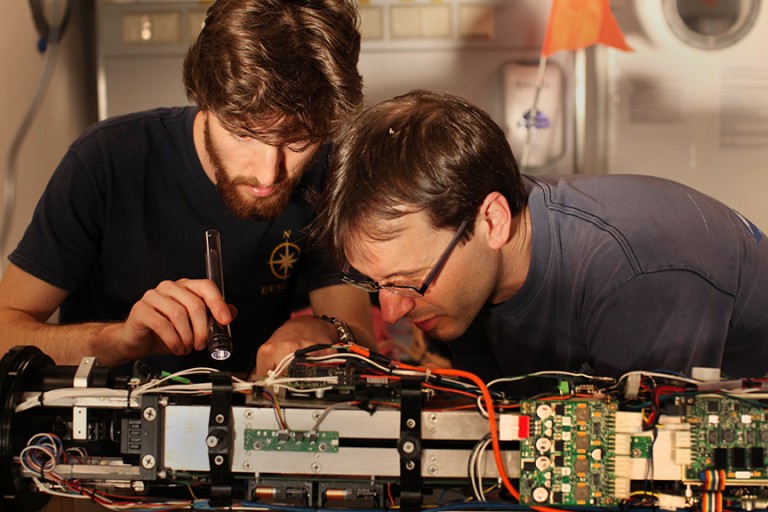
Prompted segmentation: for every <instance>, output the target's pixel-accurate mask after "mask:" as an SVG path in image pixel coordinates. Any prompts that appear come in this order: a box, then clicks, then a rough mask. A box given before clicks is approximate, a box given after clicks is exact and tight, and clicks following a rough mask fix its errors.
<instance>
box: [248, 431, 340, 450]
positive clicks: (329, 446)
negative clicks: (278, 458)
mask: <svg viewBox="0 0 768 512" xmlns="http://www.w3.org/2000/svg"><path fill="white" fill-rule="evenodd" d="M243 447H244V448H245V450H248V451H250V450H257V451H267V452H270V451H285V452H310V453H314V452H327V453H336V452H338V451H339V433H338V432H324V431H320V432H317V434H315V435H311V434H310V433H309V432H307V431H300V430H266V429H249V428H247V429H245V432H244V435H243Z"/></svg>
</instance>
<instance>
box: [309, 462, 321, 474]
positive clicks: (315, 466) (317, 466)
mask: <svg viewBox="0 0 768 512" xmlns="http://www.w3.org/2000/svg"><path fill="white" fill-rule="evenodd" d="M310 468H312V472H313V473H319V472H320V463H319V462H313V463H312V465H311V466H310Z"/></svg>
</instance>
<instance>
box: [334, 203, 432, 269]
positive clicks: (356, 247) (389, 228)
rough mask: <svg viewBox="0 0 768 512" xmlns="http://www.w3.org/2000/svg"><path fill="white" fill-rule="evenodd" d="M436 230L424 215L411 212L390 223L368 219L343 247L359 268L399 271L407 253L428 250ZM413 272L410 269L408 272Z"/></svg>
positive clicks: (352, 262) (391, 220)
mask: <svg viewBox="0 0 768 512" xmlns="http://www.w3.org/2000/svg"><path fill="white" fill-rule="evenodd" d="M436 231H437V230H436V229H435V228H434V227H433V226H432V223H431V222H430V221H429V219H428V217H427V215H426V214H425V213H424V212H412V213H407V214H404V215H403V216H401V217H397V218H393V219H387V220H378V221H373V220H370V219H369V220H367V221H365V222H361V223H359V225H358V227H357V228H356V229H354V230H353V232H352V233H351V236H350V237H349V239H348V241H347V243H346V244H345V247H344V252H345V255H346V257H347V261H349V263H350V264H351V265H352V266H353V267H355V268H357V269H358V270H362V268H373V269H386V270H387V271H388V272H389V271H394V270H396V269H395V268H394V267H393V265H394V264H398V263H405V262H406V260H407V257H406V256H407V255H408V254H418V253H420V252H423V251H424V250H425V249H426V248H427V247H429V239H430V237H431V236H432V235H433V234H434V233H435V232H436ZM409 270H410V269H409Z"/></svg>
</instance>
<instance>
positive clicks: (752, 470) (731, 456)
mask: <svg viewBox="0 0 768 512" xmlns="http://www.w3.org/2000/svg"><path fill="white" fill-rule="evenodd" d="M683 408H684V410H683V411H682V412H683V415H684V416H685V417H686V418H687V421H688V423H689V424H690V426H691V464H690V465H688V466H687V467H686V470H685V477H686V480H688V481H701V480H702V479H703V473H704V472H705V471H714V470H718V471H724V472H725V478H726V481H728V480H730V481H734V480H736V481H741V482H748V483H751V484H758V483H760V482H761V481H763V482H768V458H767V456H768V410H766V409H765V408H763V407H760V405H759V404H756V403H751V402H748V401H744V400H737V399H733V398H727V397H722V396H716V395H709V396H697V397H691V398H688V399H686V400H685V402H684V405H683Z"/></svg>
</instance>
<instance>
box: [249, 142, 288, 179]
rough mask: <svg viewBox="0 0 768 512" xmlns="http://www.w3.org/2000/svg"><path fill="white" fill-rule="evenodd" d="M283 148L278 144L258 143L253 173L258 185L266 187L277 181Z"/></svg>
mask: <svg viewBox="0 0 768 512" xmlns="http://www.w3.org/2000/svg"><path fill="white" fill-rule="evenodd" d="M284 158H285V150H284V149H283V148H281V147H280V146H270V145H269V144H260V148H259V149H258V150H257V151H256V163H255V174H256V179H257V180H258V181H259V185H261V186H263V187H268V186H270V185H274V183H275V182H276V181H278V177H279V176H280V173H281V172H282V167H283V160H284Z"/></svg>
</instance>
